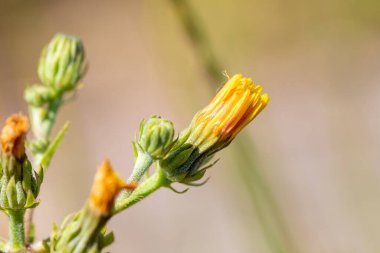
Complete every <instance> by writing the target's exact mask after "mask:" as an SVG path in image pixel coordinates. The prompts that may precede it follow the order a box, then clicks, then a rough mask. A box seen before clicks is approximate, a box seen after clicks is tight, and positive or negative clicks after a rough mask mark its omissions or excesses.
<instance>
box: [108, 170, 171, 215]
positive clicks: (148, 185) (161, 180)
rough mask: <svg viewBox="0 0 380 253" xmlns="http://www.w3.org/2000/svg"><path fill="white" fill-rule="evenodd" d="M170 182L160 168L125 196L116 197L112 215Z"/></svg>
mask: <svg viewBox="0 0 380 253" xmlns="http://www.w3.org/2000/svg"><path fill="white" fill-rule="evenodd" d="M169 184H170V182H169V181H168V180H167V179H166V177H165V175H164V172H163V171H162V170H161V169H159V168H158V169H157V171H156V172H155V173H154V174H153V175H152V176H151V177H149V178H148V179H147V180H146V181H144V183H142V184H141V185H140V186H139V187H138V188H137V189H136V190H134V191H133V192H132V193H131V194H130V195H129V196H127V197H126V198H118V199H117V201H116V203H115V207H114V210H113V215H115V214H117V213H119V212H121V211H123V210H125V209H127V208H128V207H131V206H132V205H134V204H136V203H137V202H139V201H140V200H142V199H144V198H146V197H148V196H149V195H150V194H151V193H153V192H155V191H156V190H158V189H159V188H161V187H163V186H168V185H169Z"/></svg>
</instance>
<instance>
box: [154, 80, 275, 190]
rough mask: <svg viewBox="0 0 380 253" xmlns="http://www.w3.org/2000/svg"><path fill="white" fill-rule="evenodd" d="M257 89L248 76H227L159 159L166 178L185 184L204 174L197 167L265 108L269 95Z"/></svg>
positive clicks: (258, 87) (259, 87)
mask: <svg viewBox="0 0 380 253" xmlns="http://www.w3.org/2000/svg"><path fill="white" fill-rule="evenodd" d="M261 92H262V87H261V86H260V85H255V84H254V83H253V82H252V79H250V78H246V77H242V75H240V74H238V75H234V76H233V77H232V78H230V79H229V80H228V81H227V83H226V84H225V85H224V86H223V87H222V89H221V90H220V91H219V92H218V93H217V95H216V96H215V97H214V99H213V100H212V101H211V103H210V104H209V105H208V106H206V107H205V108H204V109H203V110H201V111H199V112H198V113H197V114H196V115H195V116H194V118H193V120H192V122H191V124H190V126H189V127H188V128H187V129H185V130H184V131H182V132H181V134H180V136H179V138H178V140H177V142H176V143H175V145H174V146H173V147H172V149H171V150H170V151H169V153H168V155H167V156H166V157H165V159H164V160H163V161H161V162H160V165H161V167H162V168H163V169H164V171H165V172H166V174H167V177H168V178H169V179H171V180H172V181H178V182H185V183H188V182H191V181H195V180H198V179H200V178H201V177H202V176H203V174H204V173H205V170H204V169H201V166H202V165H204V164H205V163H206V162H207V161H208V160H209V158H210V157H211V156H212V155H213V154H214V153H215V152H217V151H219V150H221V149H223V148H224V147H226V146H227V145H228V144H230V143H231V141H232V140H233V139H234V138H235V137H236V135H237V134H238V133H239V132H240V131H241V130H242V129H243V128H244V127H245V126H246V125H247V124H248V123H249V122H251V121H252V120H253V119H254V118H255V117H256V116H257V115H258V114H259V113H260V112H261V111H262V110H263V109H264V108H265V106H266V105H267V103H268V100H269V97H268V95H267V94H261Z"/></svg>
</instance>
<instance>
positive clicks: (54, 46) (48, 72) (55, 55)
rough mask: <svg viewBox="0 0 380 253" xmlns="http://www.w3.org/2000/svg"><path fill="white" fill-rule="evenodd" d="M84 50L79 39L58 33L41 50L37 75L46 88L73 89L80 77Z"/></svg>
mask: <svg viewBox="0 0 380 253" xmlns="http://www.w3.org/2000/svg"><path fill="white" fill-rule="evenodd" d="M83 60H84V48H83V45H82V42H81V40H80V39H79V38H77V37H74V36H70V35H66V34H63V33H59V34H57V35H55V36H54V38H53V39H52V40H51V42H50V43H49V44H48V45H47V46H46V47H45V48H44V49H43V51H42V54H41V58H40V62H39V66H38V75H39V77H40V79H41V81H42V83H43V84H44V85H46V86H51V87H54V88H55V89H57V90H61V91H68V90H72V89H74V88H75V87H76V86H77V84H78V81H79V79H80V78H81V76H82V70H83V68H82V63H83Z"/></svg>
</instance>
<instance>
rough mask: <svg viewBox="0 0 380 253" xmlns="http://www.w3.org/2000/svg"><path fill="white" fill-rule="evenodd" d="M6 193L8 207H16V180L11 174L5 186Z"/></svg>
mask: <svg viewBox="0 0 380 253" xmlns="http://www.w3.org/2000/svg"><path fill="white" fill-rule="evenodd" d="M6 187H7V188H6V195H7V198H8V204H9V208H10V209H14V208H18V205H17V191H16V181H15V178H14V177H13V176H12V177H11V179H10V180H9V182H8V185H7V186H6Z"/></svg>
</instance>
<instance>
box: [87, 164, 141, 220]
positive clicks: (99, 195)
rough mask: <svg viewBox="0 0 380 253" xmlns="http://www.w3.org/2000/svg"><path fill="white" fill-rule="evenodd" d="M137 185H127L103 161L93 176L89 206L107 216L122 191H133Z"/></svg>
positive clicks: (109, 165)
mask: <svg viewBox="0 0 380 253" xmlns="http://www.w3.org/2000/svg"><path fill="white" fill-rule="evenodd" d="M136 186H137V183H132V184H127V183H126V182H125V181H124V180H123V179H121V178H120V177H119V175H118V174H117V173H116V172H115V171H114V170H113V169H112V167H111V164H110V162H109V161H108V160H104V161H103V164H102V166H101V167H100V168H99V170H98V172H97V173H96V175H95V179H94V183H93V186H92V190H91V196H90V205H91V207H93V208H94V209H95V210H97V211H98V212H100V213H101V214H102V215H108V214H109V213H110V212H111V210H112V207H113V203H114V201H115V198H116V197H117V195H118V194H119V192H120V191H121V190H122V189H130V190H132V189H134V188H136Z"/></svg>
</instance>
